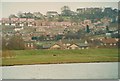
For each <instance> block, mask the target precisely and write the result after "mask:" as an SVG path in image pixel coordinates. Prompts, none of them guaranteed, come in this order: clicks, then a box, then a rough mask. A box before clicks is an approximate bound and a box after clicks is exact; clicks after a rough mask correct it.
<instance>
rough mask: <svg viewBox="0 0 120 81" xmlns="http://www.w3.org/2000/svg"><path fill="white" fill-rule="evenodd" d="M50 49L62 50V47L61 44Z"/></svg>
mask: <svg viewBox="0 0 120 81" xmlns="http://www.w3.org/2000/svg"><path fill="white" fill-rule="evenodd" d="M50 49H62V47H61V45H59V44H54V45H53V46H51V47H50Z"/></svg>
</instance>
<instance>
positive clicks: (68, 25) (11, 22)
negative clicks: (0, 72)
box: [0, 6, 120, 50]
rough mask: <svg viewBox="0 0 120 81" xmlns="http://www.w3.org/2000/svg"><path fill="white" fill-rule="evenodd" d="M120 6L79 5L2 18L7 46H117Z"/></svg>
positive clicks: (2, 28)
mask: <svg viewBox="0 0 120 81" xmlns="http://www.w3.org/2000/svg"><path fill="white" fill-rule="evenodd" d="M118 12H119V10H118V9H112V8H111V7H106V8H104V9H103V8H77V9H76V11H72V10H71V9H70V8H69V7H68V6H63V7H62V8H61V14H59V13H58V12H57V11H47V12H46V14H45V15H43V14H42V13H40V12H33V13H31V12H18V14H11V15H10V16H9V17H8V18H2V19H1V20H0V29H1V31H0V33H1V36H2V48H3V49H16V50H19V49H89V48H117V47H118V44H119V38H120V34H119V32H120V30H119V29H118V21H119V20H118V15H119V14H118Z"/></svg>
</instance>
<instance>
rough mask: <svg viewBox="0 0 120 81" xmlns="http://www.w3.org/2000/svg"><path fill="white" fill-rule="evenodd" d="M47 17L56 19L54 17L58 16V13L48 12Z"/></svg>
mask: <svg viewBox="0 0 120 81" xmlns="http://www.w3.org/2000/svg"><path fill="white" fill-rule="evenodd" d="M46 16H47V17H54V16H58V13H57V12H56V11H48V12H47V13H46Z"/></svg>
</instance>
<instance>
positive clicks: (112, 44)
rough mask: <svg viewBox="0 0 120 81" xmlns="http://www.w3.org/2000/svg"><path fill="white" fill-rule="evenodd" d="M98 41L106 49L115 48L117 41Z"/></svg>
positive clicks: (107, 39)
mask: <svg viewBox="0 0 120 81" xmlns="http://www.w3.org/2000/svg"><path fill="white" fill-rule="evenodd" d="M100 41H101V45H102V46H106V47H113V46H117V44H118V40H117V39H115V38H104V39H101V40H100Z"/></svg>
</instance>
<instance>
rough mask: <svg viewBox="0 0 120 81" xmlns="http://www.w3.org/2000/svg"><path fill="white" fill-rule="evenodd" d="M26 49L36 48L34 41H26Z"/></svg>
mask: <svg viewBox="0 0 120 81" xmlns="http://www.w3.org/2000/svg"><path fill="white" fill-rule="evenodd" d="M25 48H26V49H35V45H34V41H25Z"/></svg>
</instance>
